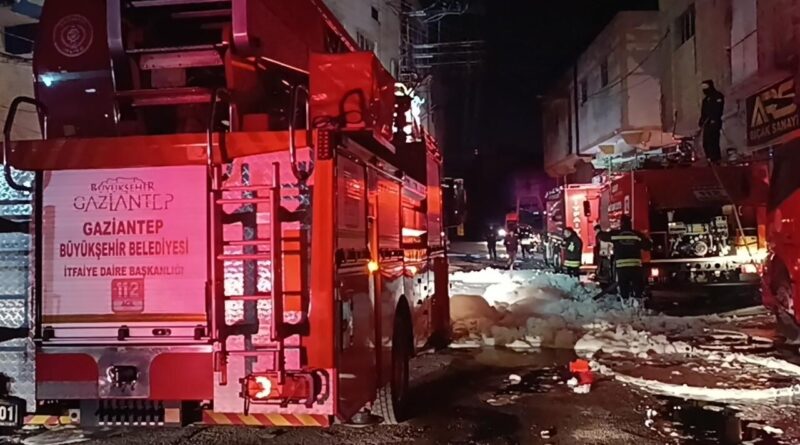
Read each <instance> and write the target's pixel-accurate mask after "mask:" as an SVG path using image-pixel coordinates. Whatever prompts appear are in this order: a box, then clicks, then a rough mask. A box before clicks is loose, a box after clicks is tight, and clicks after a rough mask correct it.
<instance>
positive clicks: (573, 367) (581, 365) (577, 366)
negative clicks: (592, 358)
mask: <svg viewBox="0 0 800 445" xmlns="http://www.w3.org/2000/svg"><path fill="white" fill-rule="evenodd" d="M589 371H590V370H589V362H588V361H586V360H583V359H578V360H574V361H572V362H570V364H569V372H571V373H573V374H581V373H584V372H589Z"/></svg>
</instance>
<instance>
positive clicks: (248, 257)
mask: <svg viewBox="0 0 800 445" xmlns="http://www.w3.org/2000/svg"><path fill="white" fill-rule="evenodd" d="M217 259H218V260H220V261H266V260H271V259H272V255H271V254H269V253H244V254H232V255H217Z"/></svg>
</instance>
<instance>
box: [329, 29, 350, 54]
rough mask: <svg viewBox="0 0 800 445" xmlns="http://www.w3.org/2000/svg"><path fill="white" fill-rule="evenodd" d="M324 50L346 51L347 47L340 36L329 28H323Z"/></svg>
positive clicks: (330, 51) (332, 52) (331, 51)
mask: <svg viewBox="0 0 800 445" xmlns="http://www.w3.org/2000/svg"><path fill="white" fill-rule="evenodd" d="M325 51H326V52H328V53H329V54H339V53H344V52H347V47H346V46H345V45H344V42H343V41H342V39H341V37H339V35H338V34H336V33H335V32H333V30H332V29H330V28H325Z"/></svg>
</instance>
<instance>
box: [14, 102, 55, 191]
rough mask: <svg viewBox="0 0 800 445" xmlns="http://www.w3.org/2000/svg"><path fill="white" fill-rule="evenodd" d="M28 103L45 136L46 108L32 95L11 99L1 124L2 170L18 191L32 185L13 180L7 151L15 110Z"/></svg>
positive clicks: (29, 188) (15, 115) (30, 188)
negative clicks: (4, 120)
mask: <svg viewBox="0 0 800 445" xmlns="http://www.w3.org/2000/svg"><path fill="white" fill-rule="evenodd" d="M23 103H26V104H30V105H33V106H35V107H36V112H37V114H38V115H39V129H40V131H41V132H42V139H46V138H47V108H46V107H45V106H44V104H43V103H41V102H39V101H38V100H36V99H34V98H32V97H26V96H18V97H15V98H14V100H12V101H11V104H10V105H9V107H8V113H7V114H6V122H5V124H4V125H3V170H4V174H5V178H6V182H7V183H8V185H9V186H10V187H11V188H12V189H14V190H16V191H18V192H30V191H32V190H33V188H32V187H29V186H27V185H22V184H18V183H17V182H16V181H15V180H14V175H13V174H12V172H11V165H10V164H9V159H10V157H9V153H10V152H11V130H12V129H13V128H14V120H15V119H16V117H17V110H18V109H19V106H20V104H23Z"/></svg>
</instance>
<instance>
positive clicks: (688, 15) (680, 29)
mask: <svg viewBox="0 0 800 445" xmlns="http://www.w3.org/2000/svg"><path fill="white" fill-rule="evenodd" d="M694 24H695V9H694V3H693V4H691V5H690V6H689V8H687V9H686V11H684V12H683V14H681V15H679V16H678V18H677V19H675V37H676V41H675V44H676V45H675V46H676V47H679V46H681V45H683V44H684V43H686V41H687V40H689V39H691V38H692V37H694Z"/></svg>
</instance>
